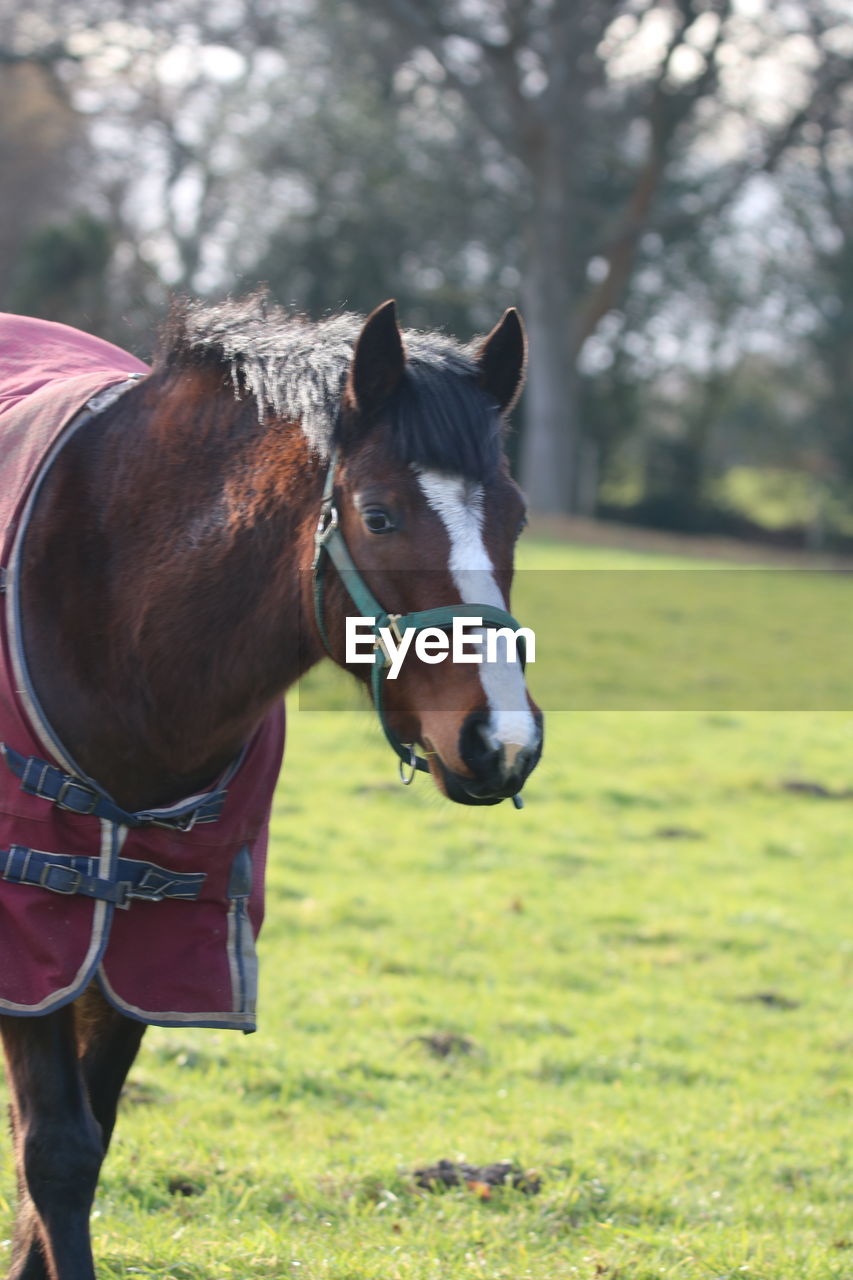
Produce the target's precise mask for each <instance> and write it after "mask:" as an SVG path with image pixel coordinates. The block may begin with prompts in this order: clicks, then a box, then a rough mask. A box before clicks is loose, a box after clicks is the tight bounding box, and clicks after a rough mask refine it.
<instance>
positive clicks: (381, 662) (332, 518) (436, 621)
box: [313, 449, 524, 808]
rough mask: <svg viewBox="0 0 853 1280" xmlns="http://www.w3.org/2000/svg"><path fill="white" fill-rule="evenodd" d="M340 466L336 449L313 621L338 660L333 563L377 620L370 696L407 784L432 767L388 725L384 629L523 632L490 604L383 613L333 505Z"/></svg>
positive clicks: (321, 531) (317, 545)
mask: <svg viewBox="0 0 853 1280" xmlns="http://www.w3.org/2000/svg"><path fill="white" fill-rule="evenodd" d="M337 465H338V453H337V449H335V450H334V451H333V452H332V456H331V459H330V461H329V469H328V471H327V473H326V483H325V486H324V488H323V497H322V501H321V505H320V519H319V521H318V523H317V532H316V534H315V536H314V563H313V579H314V581H313V587H314V616H315V618H316V621H317V629H318V631H319V632H320V637H321V639H322V641H323V644H324V645H325V647H326V651H327V653H328V654H329V656H330V657H331V658H333V659H334V658H335V654H334V653H333V652H332V648H331V645H330V643H329V635H328V632H327V630H326V623H325V603H324V591H325V572H326V565H327V562H328V561H329V560H331V562H332V564H333V565H334V566H335V568H336V569H337V571H338V575H339V577H340V579H341V582H342V583H343V586H344V588H345V590H346V592H347V594H348V595H349V598H350V600H352V602H353V604H354V605H355V607H356V609H357V610H358V615H359V617H362V618H370V619H372V620H373V643H374V648H375V656H374V660H373V667H372V669H371V673H370V691H371V694H372V696H373V705H374V707H375V708H376V714H377V716H378V717H379V723H380V724H381V725H382V730H383V732H384V734H385V737H386V738H387V739H388V742H389V743H390V744H391V746H392V747H393V749H394V751H395V752H396V753H397V755H398V756H399V759H400V777H401V779H402V781H403V782H404V783H406V784H407V785H408V783H410V782H411V781H412V779H413V778H414V776H415V772H416V771H417V770H420V772H422V773H428V772H429V765H428V764H427V761H426V760H425V759H424V758H423V756H419V755H418V754H417V753H416V751H415V748H414V744H413V743H410V742H403V741H402V740H401V739H400V737H399V736H398V735H397V734H396V733H395V732H394V730H393V729H392V727H391V725H390V724H389V723H388V719H387V717H386V715H385V700H384V689H385V677H386V674H387V672H388V668H389V666H390V665H391V659H390V655H389V654H388V652H387V650H386V649H385V646H384V644H383V641H382V637H381V635H380V628H388V629H390V630H391V631H392V632H393V633H394V634H395V635H396V636H397V638H398V640H399V638H400V637H401V635H402V633H403V632H404V631H415V632H418V631H424V630H426V629H427V628H428V627H439V628H446V629H449V628H451V627H452V626H453V621H454V619H455V618H476V619H477V620H478V622H479V624H480V625H482V626H484V627H510V628H511V629H512V630H513V631H518V630H519V624H518V622H517V621H516V619H515V618H514V617H513V616H512V614H511V613H508V612H507V611H506V610H505V609H498V608H495V606H494V605H490V604H453V605H442V606H439V607H438V608H435V609H421V610H416V611H415V612H413V613H389V612H388V610H387V609H383V607H382V605H381V604H380V603H379V601H378V600H377V599H376V597H375V596H374V595H373V593H372V592H371V590H370V588H369V587H368V586H367V583H366V582H365V581H364V579H363V578H362V576H361V573H360V572H359V570H358V568H357V566H356V564H355V562H354V561H353V558H352V556H351V555H350V552H349V547H348V546H347V544H346V539H345V538H344V535H343V533H342V532H341V528H340V522H339V519H338V512H337V509H336V507H335V504H334V489H335V473H336V471H337ZM519 641H520V649H521V661H522V664H523V663H524V637H523V636H520V637H519ZM335 660H337V659H335ZM405 769H409V770H411V772H410V773H409V774H406V773H405V772H404V770H405ZM512 800H513V804H515V806H516V808H521V806H522V803H523V802H522V801H521V797H520V796H513V797H512Z"/></svg>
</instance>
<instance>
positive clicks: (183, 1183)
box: [169, 1174, 204, 1196]
mask: <svg viewBox="0 0 853 1280" xmlns="http://www.w3.org/2000/svg"><path fill="white" fill-rule="evenodd" d="M203 1191H204V1187H203V1185H202V1184H201V1183H200V1182H195V1181H193V1179H192V1178H185V1177H183V1176H181V1175H180V1174H176V1175H175V1176H174V1177H172V1178H170V1179H169V1194H170V1195H172V1196H200V1195H201V1194H202V1192H203Z"/></svg>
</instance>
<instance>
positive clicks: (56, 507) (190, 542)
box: [22, 370, 322, 807]
mask: <svg viewBox="0 0 853 1280" xmlns="http://www.w3.org/2000/svg"><path fill="white" fill-rule="evenodd" d="M321 485H322V475H321V472H320V468H319V465H318V463H317V461H316V459H315V458H313V457H312V455H311V454H310V453H309V450H308V447H307V443H306V441H305V439H304V437H303V434H302V432H301V431H300V430H299V429H298V427H294V426H290V427H285V426H281V427H262V426H261V425H260V424H259V423H258V421H257V412H256V408H255V404H254V402H253V401H244V402H238V401H236V400H235V399H234V397H233V395H232V394H231V393H230V389H228V388H223V386H222V382H221V377H220V376H219V375H218V374H217V375H216V376H215V377H214V376H213V375H212V374H209V373H206V372H205V371H203V370H198V371H193V372H192V373H191V374H184V375H182V377H181V378H180V380H178V379H171V380H169V379H164V380H155V376H152V378H151V379H149V380H148V382H147V383H146V384H143V385H142V386H140V388H138V389H137V390H136V391H133V392H130V393H128V395H127V396H126V397H125V398H124V399H123V400H122V401H119V402H118V404H117V405H116V406H114V408H113V409H112V410H110V411H108V412H107V413H106V414H105V415H103V417H102V418H100V419H95V420H94V421H93V422H92V423H90V424H89V425H88V426H86V427H84V428H82V429H81V430H80V431H79V432H78V433H77V434H76V435H75V436H74V437H73V438H72V440H71V441H69V443H68V444H67V445H66V447H65V449H64V450H63V451H62V453H61V454H60V456H59V458H58V459H57V461H56V463H55V464H54V467H53V468H52V470H51V473H50V475H49V476H48V479H47V482H46V485H45V488H44V491H43V493H42V495H41V497H40V499H39V502H38V504H37V506H36V510H35V513H34V517H33V521H32V524H31V527H30V530H29V532H28V535H27V543H26V548H25V552H26V554H25V564H24V584H25V585H24V587H23V589H22V603H23V607H24V634H25V645H26V649H27V654H28V658H29V662H30V666H31V670H32V674H33V679H34V683H35V685H36V690H37V692H38V693H39V695H40V699H41V701H42V705H43V706H44V709H45V712H46V714H47V717H48V719H49V720H50V722H51V723H52V725H53V727H54V728H55V730H56V732H57V733H58V735H59V737H60V739H61V740H62V741H63V743H64V744H65V745H66V746H67V748H68V750H69V751H70V752H71V754H72V755H73V757H74V758H75V759H76V760H77V761H78V763H79V764H80V765H81V767H82V768H83V769H84V770H85V771H86V772H87V773H89V774H90V775H91V776H92V777H94V778H96V779H97V780H98V781H99V782H100V783H101V785H102V786H104V787H105V788H106V789H107V790H108V791H109V792H110V793H111V794H112V795H113V796H114V797H115V798H116V799H117V800H119V801H120V802H121V803H123V804H125V805H128V806H133V807H142V806H145V805H152V804H162V803H166V802H169V801H171V800H173V799H176V798H180V797H181V796H182V795H184V794H186V793H187V792H188V791H189V790H192V789H193V788H195V787H197V786H199V785H202V784H203V783H206V782H208V781H211V780H212V779H213V778H214V777H215V776H216V775H217V773H218V772H220V770H221V769H222V768H224V767H225V765H226V764H227V763H228V762H229V761H230V759H232V758H233V757H234V755H235V754H236V753H237V751H238V750H239V749H240V747H241V746H242V745H243V744H244V743H245V742H246V741H247V740H248V738H249V737H250V736H251V734H252V732H253V730H254V728H255V727H256V726H257V725H258V723H259V722H260V720H261V719H262V718H263V716H264V714H265V713H266V711H267V710H268V709H269V708H270V707H271V705H272V704H273V703H274V702H275V700H276V699H277V698H279V697H280V696H281V695H282V693H283V692H284V690H285V689H286V688H287V687H288V686H289V685H291V684H292V683H293V682H294V680H296V679H297V678H298V677H299V675H301V674H302V673H303V672H304V671H305V670H307V668H308V667H309V666H311V665H312V664H313V662H315V661H316V660H317V659H318V657H319V656H320V648H319V643H318V641H317V638H316V636H315V634H314V630H313V627H312V626H311V624H310V623H309V622H308V621H307V619H308V618H309V616H310V615H309V613H308V612H306V611H307V610H310V582H309V579H310V574H309V573H307V572H305V570H306V569H307V567H308V566H309V565H310V562H311V534H312V531H313V522H314V521H315V520H316V513H317V505H318V502H319V496H320V489H321ZM302 619H305V620H306V625H302ZM56 636H60V637H62V640H61V644H60V645H58V646H57V645H56V643H55V639H54V638H55V637H56Z"/></svg>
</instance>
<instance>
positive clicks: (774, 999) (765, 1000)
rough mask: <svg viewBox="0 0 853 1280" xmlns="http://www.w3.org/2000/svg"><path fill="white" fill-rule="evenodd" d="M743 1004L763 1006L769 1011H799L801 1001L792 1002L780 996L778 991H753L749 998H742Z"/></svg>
mask: <svg viewBox="0 0 853 1280" xmlns="http://www.w3.org/2000/svg"><path fill="white" fill-rule="evenodd" d="M739 999H740V1003H741V1004H763V1005H765V1006H766V1008H768V1009H786V1010H789V1009H799V1007H800V1002H799V1000H791V999H790V998H789V997H788V996H783V995H780V993H779V992H778V991H753V992H752V993H751V994H750V995H748V996H740V997H739Z"/></svg>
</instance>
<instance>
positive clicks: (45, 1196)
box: [0, 1007, 104, 1280]
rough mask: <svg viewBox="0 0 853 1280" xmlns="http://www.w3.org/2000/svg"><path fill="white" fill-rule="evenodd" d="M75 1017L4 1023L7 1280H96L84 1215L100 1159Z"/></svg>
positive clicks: (67, 1013)
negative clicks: (14, 1209) (10, 1196)
mask: <svg viewBox="0 0 853 1280" xmlns="http://www.w3.org/2000/svg"><path fill="white" fill-rule="evenodd" d="M74 1026H75V1020H74V1012H73V1010H72V1009H71V1008H68V1007H66V1008H64V1009H58V1010H56V1011H55V1012H53V1013H47V1014H44V1015H43V1016H41V1017H36V1018H8V1017H6V1018H2V1019H0V1033H2V1038H3V1048H4V1050H5V1054H6V1066H7V1072H8V1077H9V1085H10V1091H11V1115H12V1133H13V1137H14V1142H15V1161H16V1167H17V1173H18V1194H19V1200H18V1217H17V1221H16V1224H15V1236H14V1241H13V1245H12V1265H11V1269H10V1271H9V1280H94V1277H95V1270H94V1264H93V1262H92V1247H91V1243H90V1240H89V1213H90V1210H91V1207H92V1200H93V1198H94V1194H95V1186H96V1184H97V1181H98V1173H99V1172H100V1167H101V1161H102V1159H103V1151H104V1147H103V1141H102V1138H101V1132H100V1126H99V1125H98V1123H97V1121H96V1120H95V1117H94V1115H93V1114H92V1108H91V1106H90V1105H89V1099H88V1096H87V1092H86V1088H85V1085H84V1082H83V1075H82V1072H81V1070H80V1065H79V1062H78V1058H77V1041H76V1035H75V1029H74Z"/></svg>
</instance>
